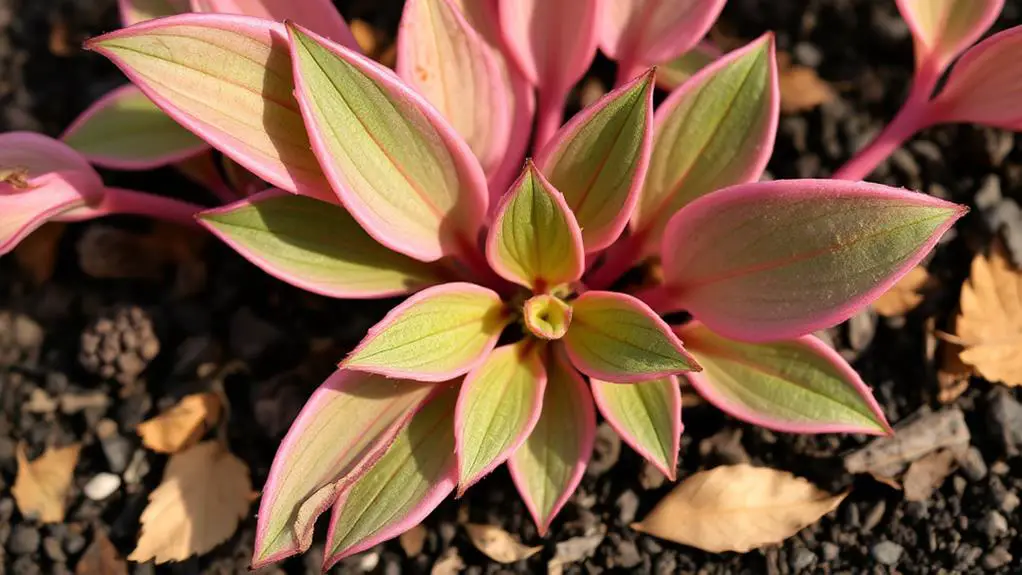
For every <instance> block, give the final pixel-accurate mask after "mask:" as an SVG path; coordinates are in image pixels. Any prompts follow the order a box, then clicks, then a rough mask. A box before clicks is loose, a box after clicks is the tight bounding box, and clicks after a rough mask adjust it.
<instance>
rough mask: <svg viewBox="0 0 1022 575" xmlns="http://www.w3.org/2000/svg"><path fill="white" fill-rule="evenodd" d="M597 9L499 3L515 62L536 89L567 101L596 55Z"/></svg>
mask: <svg viewBox="0 0 1022 575" xmlns="http://www.w3.org/2000/svg"><path fill="white" fill-rule="evenodd" d="M597 19H598V15H597V3H596V2H588V1H587V2H578V1H577V0H501V1H500V25H501V29H502V31H503V35H504V41H505V42H506V44H507V49H508V52H509V53H510V55H511V58H512V59H514V61H515V62H516V63H517V65H518V67H519V68H520V69H521V71H522V73H524V74H525V77H526V78H527V79H528V80H529V81H530V82H532V84H533V85H534V86H538V87H540V89H541V90H542V91H543V92H545V93H549V94H556V95H563V94H566V93H567V92H568V90H569V89H570V88H571V86H573V85H574V84H575V82H577V81H578V80H579V79H580V78H582V75H583V74H585V72H586V70H588V69H589V64H590V63H591V62H592V61H593V57H594V56H595V55H596V42H597Z"/></svg>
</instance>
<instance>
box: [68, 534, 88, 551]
mask: <svg viewBox="0 0 1022 575" xmlns="http://www.w3.org/2000/svg"><path fill="white" fill-rule="evenodd" d="M86 543H87V541H86V540H85V536H84V535H82V534H81V532H79V531H78V530H75V529H72V530H71V531H68V534H67V536H66V537H64V551H66V552H67V554H68V555H78V554H79V553H81V552H82V550H83V549H85V544H86Z"/></svg>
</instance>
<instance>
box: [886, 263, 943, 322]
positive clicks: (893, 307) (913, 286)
mask: <svg viewBox="0 0 1022 575" xmlns="http://www.w3.org/2000/svg"><path fill="white" fill-rule="evenodd" d="M933 284H934V280H933V279H932V278H931V277H930V274H929V272H927V271H926V268H924V267H923V266H916V267H914V268H912V270H911V271H909V272H908V273H907V274H905V277H903V278H901V279H900V280H898V282H897V283H895V284H894V285H893V286H892V287H891V289H889V290H887V291H886V292H884V294H883V295H881V296H880V297H878V298H877V299H876V300H874V301H873V304H872V306H873V309H875V310H876V312H877V313H878V314H880V315H882V316H884V317H897V316H902V315H905V314H907V313H908V312H910V311H912V310H914V309H915V308H916V307H918V306H919V304H921V303H923V298H924V296H923V292H924V291H925V290H926V289H928V288H930V287H932V286H933Z"/></svg>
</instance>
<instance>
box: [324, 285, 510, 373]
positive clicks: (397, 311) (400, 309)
mask: <svg viewBox="0 0 1022 575" xmlns="http://www.w3.org/2000/svg"><path fill="white" fill-rule="evenodd" d="M465 292H474V293H478V294H483V295H489V296H490V297H492V298H494V299H495V300H497V301H499V300H500V296H499V295H497V293H496V292H494V291H493V290H491V289H487V288H484V287H482V286H478V285H476V284H471V283H467V282H451V283H445V284H441V285H438V286H433V287H428V288H426V289H424V290H422V291H420V292H417V293H415V294H413V295H412V296H411V297H409V298H408V299H406V300H405V301H403V302H401V304H400V305H398V306H397V307H395V308H394V309H392V310H390V312H388V313H387V315H385V316H384V317H383V319H382V320H380V322H379V323H377V324H376V325H374V326H373V327H371V328H369V332H368V333H366V336H365V337H363V338H362V341H361V342H359V344H358V345H357V346H355V349H353V350H351V353H349V354H348V357H347V358H345V359H344V360H343V361H342V362H341V363H340V366H339V367H341V368H346V369H351V370H352V371H360V372H364V373H375V374H377V375H382V376H385V377H394V378H405V379H411V380H414V381H424V382H441V381H448V380H451V379H454V378H456V377H459V376H462V375H465V374H466V373H468V372H470V371H472V370H473V369H475V368H476V367H478V366H479V364H481V363H483V362H484V361H486V358H487V357H489V355H490V353H491V352H492V351H493V348H494V347H496V346H497V340H498V339H499V338H500V331H501V330H496V333H495V334H494V335H493V336H492V337H490V339H489V341H488V342H487V343H486V347H485V348H484V350H483V352H482V353H480V354H479V357H477V358H476V359H475V360H473V361H471V362H469V363H467V364H465V365H462V366H461V367H459V368H457V369H452V370H450V371H446V372H442V373H419V372H413V373H409V372H406V371H403V370H399V369H390V368H386V367H361V366H360V367H350V368H349V367H348V362H349V358H351V357H354V356H355V355H357V354H358V353H359V352H360V351H362V349H364V348H365V346H366V345H368V344H369V342H371V341H372V340H374V339H376V337H377V336H378V335H380V334H381V333H383V332H385V331H386V330H387V329H389V328H390V326H391V325H392V324H393V323H394V322H395V321H397V320H398V318H400V317H401V316H402V315H404V313H405V312H406V311H407V310H409V309H410V308H412V307H415V306H416V305H417V304H418V303H419V302H422V301H424V300H428V299H430V298H433V297H436V296H438V295H446V294H453V293H465Z"/></svg>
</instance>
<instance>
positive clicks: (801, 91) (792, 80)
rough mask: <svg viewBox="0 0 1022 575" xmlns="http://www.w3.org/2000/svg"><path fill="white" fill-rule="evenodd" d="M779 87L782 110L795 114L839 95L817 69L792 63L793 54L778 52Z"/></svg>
mask: <svg viewBox="0 0 1022 575" xmlns="http://www.w3.org/2000/svg"><path fill="white" fill-rule="evenodd" d="M777 67H778V69H779V70H778V78H777V83H778V88H779V90H780V92H781V111H782V112H784V113H785V114H794V113H798V112H802V111H805V110H811V109H813V108H815V107H817V106H819V105H821V104H826V103H827V102H830V101H832V100H834V98H836V97H837V91H836V90H835V89H834V87H833V86H831V85H830V84H828V83H827V82H826V81H825V80H823V79H822V78H820V77H819V76H817V75H816V70H813V69H812V68H809V67H806V66H798V65H796V64H792V62H791V56H789V55H788V54H786V53H784V52H780V53H778V54H777Z"/></svg>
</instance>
